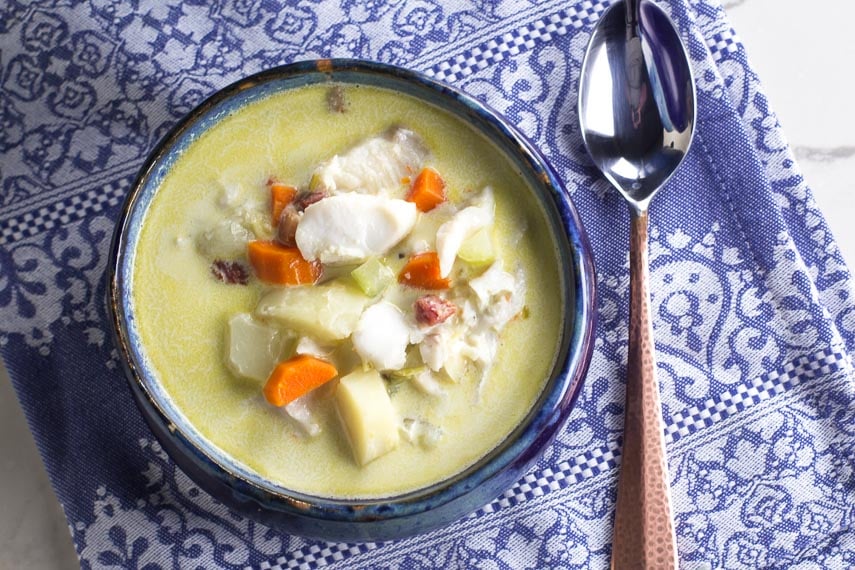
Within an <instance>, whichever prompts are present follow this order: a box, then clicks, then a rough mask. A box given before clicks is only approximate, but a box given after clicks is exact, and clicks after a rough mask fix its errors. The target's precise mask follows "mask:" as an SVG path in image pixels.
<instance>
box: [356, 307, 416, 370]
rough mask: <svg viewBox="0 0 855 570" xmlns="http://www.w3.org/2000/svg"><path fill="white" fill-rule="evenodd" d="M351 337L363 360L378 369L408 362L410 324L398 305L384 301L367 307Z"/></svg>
mask: <svg viewBox="0 0 855 570" xmlns="http://www.w3.org/2000/svg"><path fill="white" fill-rule="evenodd" d="M351 340H352V341H353V348H354V349H355V350H356V353H357V354H359V356H360V357H361V358H362V360H363V362H367V363H369V364H371V365H372V366H373V367H374V368H376V369H377V370H400V369H401V368H403V367H404V364H406V362H407V345H409V343H410V327H409V326H408V324H407V321H406V318H405V317H404V313H402V312H401V310H400V309H399V308H398V307H396V306H395V305H393V304H392V303H389V302H387V301H381V302H379V303H377V304H376V305H371V306H370V307H368V308H367V309H365V312H363V313H362V316H361V317H360V318H359V323H357V325H356V329H354V331H353V336H352V337H351Z"/></svg>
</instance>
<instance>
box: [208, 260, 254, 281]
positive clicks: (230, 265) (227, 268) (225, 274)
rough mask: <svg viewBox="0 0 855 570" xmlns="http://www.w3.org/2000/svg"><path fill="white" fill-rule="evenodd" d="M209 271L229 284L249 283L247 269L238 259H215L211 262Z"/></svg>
mask: <svg viewBox="0 0 855 570" xmlns="http://www.w3.org/2000/svg"><path fill="white" fill-rule="evenodd" d="M211 273H212V274H213V275H214V277H216V278H217V279H219V280H220V281H222V282H223V283H228V284H229V285H246V284H247V283H249V269H248V268H247V267H246V266H245V265H244V264H243V263H240V262H238V261H223V260H222V259H215V260H214V262H213V263H212V264H211Z"/></svg>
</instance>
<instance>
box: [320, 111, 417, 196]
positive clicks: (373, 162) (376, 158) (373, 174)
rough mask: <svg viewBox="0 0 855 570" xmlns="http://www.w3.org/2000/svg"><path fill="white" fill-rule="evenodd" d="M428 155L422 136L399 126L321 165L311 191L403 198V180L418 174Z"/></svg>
mask: <svg viewBox="0 0 855 570" xmlns="http://www.w3.org/2000/svg"><path fill="white" fill-rule="evenodd" d="M427 156H428V149H427V146H425V144H424V142H423V141H422V139H421V137H419V135H417V134H416V133H414V132H413V131H410V130H407V129H403V128H400V127H396V128H393V129H390V130H389V131H387V132H386V133H384V134H383V135H380V136H377V137H372V138H370V139H368V140H366V141H364V142H362V143H360V144H358V145H356V146H355V147H353V148H351V149H350V150H348V151H347V152H345V153H344V154H337V155H335V156H334V157H332V158H331V159H329V160H328V161H326V162H325V163H323V164H321V165H320V166H319V167H318V168H317V170H315V172H314V174H313V176H312V182H311V189H312V190H313V191H321V192H328V193H330V194H342V193H345V192H355V191H359V192H362V193H366V194H375V195H379V196H387V197H403V193H404V187H405V184H404V182H403V181H404V180H405V179H407V178H409V177H413V176H415V175H416V174H418V172H419V170H421V168H422V165H423V164H424V161H425V159H426V158H427Z"/></svg>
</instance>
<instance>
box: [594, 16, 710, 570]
mask: <svg viewBox="0 0 855 570" xmlns="http://www.w3.org/2000/svg"><path fill="white" fill-rule="evenodd" d="M579 123H580V125H581V130H582V138H583V140H584V141H585V146H586V147H587V149H588V152H589V154H590V155H591V158H592V159H593V160H594V163H595V164H596V165H597V167H598V168H599V169H600V170H601V171H602V172H603V174H604V175H605V177H606V178H607V179H608V180H609V181H610V182H611V183H612V184H613V185H614V186H615V188H617V189H618V190H619V191H620V193H621V194H622V195H623V197H624V198H625V199H626V201H627V203H628V204H629V206H630V211H631V228H630V311H629V313H630V315H629V354H628V358H627V380H626V405H625V411H624V414H625V421H624V434H623V451H622V453H621V467H620V470H621V471H620V478H619V481H618V496H617V511H616V514H615V526H614V540H613V545H612V568H620V569H623V568H655V569H657V570H659V569H667V568H676V567H677V546H676V539H675V535H674V521H673V516H672V513H671V499H670V489H669V478H668V466H667V457H666V452H665V438H664V433H663V422H662V405H661V403H660V399H659V385H658V383H657V381H656V362H655V354H654V345H653V328H652V326H651V321H650V295H649V292H648V261H647V208H648V206H649V204H650V200H651V199H652V198H653V196H654V195H655V194H656V193H657V192H658V191H659V189H660V188H661V187H662V185H663V184H665V182H666V181H667V180H668V179H669V178H670V177H671V175H672V174H673V173H674V171H675V170H676V169H677V167H678V166H679V165H680V163H681V162H682V160H683V158H684V157H685V156H686V153H687V152H688V150H689V146H690V145H691V143H692V134H693V132H694V126H695V84H694V80H693V78H692V71H691V68H690V67H689V57H688V54H687V53H686V50H685V48H684V47H683V43H682V42H681V41H680V36H679V34H678V33H677V30H676V28H675V26H674V24H673V22H672V21H671V19H670V18H669V17H668V15H667V14H666V13H665V12H664V11H663V10H662V9H661V8H659V7H658V6H657V5H656V4H654V3H653V2H652V1H650V0H627V1H626V2H624V1H622V0H621V1H618V2H616V3H615V4H613V5H612V6H611V7H610V8H609V9H608V10H607V11H606V12H604V13H603V16H602V18H601V19H600V21H599V22H598V24H597V26H596V28H595V29H594V32H593V34H592V35H591V40H590V43H589V44H588V51H587V53H586V54H585V60H584V62H583V64H582V76H581V79H580V85H579Z"/></svg>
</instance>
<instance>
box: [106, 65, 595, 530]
mask: <svg viewBox="0 0 855 570" xmlns="http://www.w3.org/2000/svg"><path fill="white" fill-rule="evenodd" d="M330 81H335V82H342V83H356V84H362V85H371V86H376V87H381V88H385V89H389V90H393V91H397V92H400V93H405V94H407V95H410V96H413V97H415V98H417V99H419V100H422V101H424V102H426V103H429V104H431V105H434V106H437V107H440V108H442V109H444V110H446V111H447V112H449V113H452V114H453V115H455V116H456V117H458V118H459V119H461V120H462V121H464V122H466V123H468V124H469V125H470V126H471V127H473V128H474V129H476V130H477V131H479V132H481V133H483V135H484V136H486V137H487V138H488V139H489V140H491V141H493V143H494V144H495V145H496V146H497V147H498V148H499V150H500V151H501V152H503V153H504V154H505V155H506V156H507V158H508V159H509V160H510V161H511V162H512V164H514V165H515V167H516V168H517V169H518V170H519V171H520V172H521V173H522V175H523V177H524V178H525V179H526V180H527V181H528V182H529V184H530V185H531V187H532V188H533V189H534V192H535V194H536V196H537V199H538V200H540V201H541V203H542V204H543V205H544V206H545V210H546V211H547V217H548V220H549V224H550V226H551V231H552V233H553V235H554V237H555V240H556V243H557V245H558V249H559V253H560V259H561V260H562V267H561V273H562V280H563V282H564V284H565V287H563V291H562V294H563V303H564V307H565V310H566V317H565V319H564V324H563V329H562V331H561V334H562V338H561V343H560V353H559V355H558V358H557V360H556V365H555V367H554V370H553V371H552V374H551V377H550V379H549V381H548V383H547V385H546V387H545V389H544V391H543V393H542V394H541V396H540V398H539V400H538V401H537V403H536V405H535V406H534V408H533V409H532V410H531V411H530V413H529V414H528V415H527V417H526V418H525V420H524V421H523V422H522V424H520V425H519V426H518V427H517V429H516V430H515V431H514V432H513V433H512V434H511V435H510V436H509V437H508V438H507V439H506V440H505V441H504V442H503V443H502V444H500V445H499V446H498V447H497V448H496V449H494V450H492V451H491V452H489V453H488V454H487V455H486V456H485V457H483V458H482V459H481V460H480V461H478V462H477V463H476V464H474V465H472V466H471V467H469V468H468V469H466V470H465V471H463V472H462V473H459V474H457V475H455V476H454V477H452V478H450V479H449V480H446V481H443V482H440V483H438V484H435V485H432V486H430V487H427V488H424V489H420V490H418V491H414V492H409V493H406V494H403V495H399V496H392V497H387V498H384V499H379V500H376V499H372V500H365V501H360V500H336V499H329V498H324V497H316V496H308V495H306V494H303V493H297V492H293V491H290V490H288V489H285V488H282V487H281V486H278V485H276V484H273V483H272V482H270V481H267V480H265V479H264V478H263V477H261V476H259V475H258V474H257V473H255V472H252V471H251V470H249V469H248V468H246V467H244V466H242V465H240V464H238V463H237V462H236V461H234V459H232V458H231V457H229V456H228V455H226V454H225V453H223V452H222V451H220V450H219V449H217V448H216V447H214V446H213V445H212V444H210V442H208V441H206V440H205V439H204V438H202V437H201V436H200V435H199V433H198V431H197V430H196V429H195V428H194V427H193V426H192V425H190V424H189V422H187V420H186V419H184V416H183V415H182V414H181V413H180V412H179V411H178V410H177V409H176V407H175V405H174V404H173V403H172V400H171V399H170V398H169V397H168V395H167V394H166V392H165V391H164V389H163V387H162V386H161V385H160V384H159V382H158V381H157V378H156V377H155V374H154V373H153V372H152V369H151V367H150V365H149V364H148V361H147V358H146V356H145V347H144V346H143V345H142V343H141V341H140V337H139V332H138V331H137V327H136V323H135V320H134V305H133V303H132V295H131V287H132V284H133V280H132V278H131V274H132V271H133V265H134V250H135V246H136V244H137V241H138V239H139V234H140V228H141V225H142V220H143V217H144V215H145V212H146V209H147V208H148V206H149V204H150V203H151V200H152V198H153V197H154V195H155V193H156V192H157V189H158V186H159V185H160V182H161V181H162V180H163V177H164V175H165V173H166V172H167V171H168V170H169V169H170V167H171V166H172V164H174V162H175V160H176V158H177V157H178V156H180V154H181V153H182V151H183V150H184V149H186V148H187V146H188V145H189V144H192V141H193V140H195V139H196V138H197V137H198V136H199V135H201V134H202V133H203V132H204V131H205V130H206V129H208V128H210V127H211V126H212V125H214V124H216V123H217V121H219V120H220V119H221V118H222V117H224V116H226V115H228V114H230V113H232V112H234V111H236V110H237V109H239V108H241V107H242V106H244V105H247V104H249V103H252V102H254V101H257V100H259V99H263V98H264V97H267V96H269V95H271V94H273V93H278V92H281V91H284V90H288V89H294V88H298V87H302V86H305V85H309V84H315V83H325V82H330ZM109 268H110V271H111V274H110V276H109V277H110V283H109V293H108V295H109V299H108V303H109V307H110V311H111V315H112V323H113V331H114V334H115V340H116V344H117V346H118V347H119V349H120V351H121V353H122V356H123V362H124V365H125V368H126V372H127V376H128V379H129V382H130V386H131V389H132V391H133V394H134V396H135V399H136V401H137V404H138V406H139V408H140V411H141V412H142V414H143V416H144V417H145V419H146V421H147V422H148V424H149V425H150V426H151V429H152V431H153V432H154V434H155V435H156V436H157V438H158V439H159V440H160V442H161V443H162V445H163V447H164V448H165V449H166V450H167V452H168V453H169V454H170V456H171V457H172V458H173V459H174V460H175V462H176V463H177V464H178V465H179V466H180V467H181V468H182V469H183V470H184V471H185V472H186V473H187V474H188V475H189V476H190V477H191V478H192V479H193V480H194V481H195V482H196V483H197V484H198V485H199V486H200V487H201V488H203V489H205V490H206V491H208V492H209V493H211V494H212V495H213V496H214V497H216V498H217V499H219V500H221V501H222V502H223V503H225V504H226V505H228V506H229V507H231V508H232V509H234V510H235V511H237V512H239V513H241V514H243V515H245V516H247V517H250V518H252V519H255V520H257V521H260V522H262V523H264V524H267V525H269V526H271V527H275V528H278V529H281V530H284V531H287V532H291V533H296V534H301V535H304V536H310V537H315V538H322V539H325V540H332V541H369V540H370V541H376V540H389V539H395V538H401V537H405V536H411V535H414V534H417V533H421V532H425V531H428V530H431V529H433V528H437V527H439V526H442V525H445V524H447V523H449V522H451V521H453V520H455V519H458V518H460V517H462V516H464V515H466V514H468V513H471V512H472V511H474V510H476V509H478V508H479V507H482V506H484V505H485V504H487V503H489V502H490V501H491V500H493V499H494V498H496V497H497V496H499V495H500V494H501V493H502V492H503V491H505V490H507V489H508V488H510V487H511V486H512V485H513V484H514V483H515V482H516V481H518V480H519V479H520V478H521V477H522V476H523V475H524V474H525V472H526V470H527V469H529V468H530V467H531V465H532V464H533V463H534V461H535V460H536V459H537V458H538V457H539V456H540V454H541V452H542V451H543V450H544V449H545V448H546V446H547V445H549V443H550V442H551V441H552V439H553V438H554V437H555V435H556V433H557V432H558V430H559V429H560V428H561V427H562V426H563V425H564V423H565V422H566V420H567V417H568V415H569V414H570V410H571V409H572V407H573V404H574V402H575V400H576V397H577V396H578V394H579V390H580V388H581V385H582V381H583V378H584V376H585V373H586V371H587V368H588V362H589V360H590V356H591V349H592V346H593V328H594V321H595V314H596V313H595V300H594V269H593V263H592V256H591V251H590V247H589V245H588V242H587V238H586V237H585V233H584V231H583V229H582V226H581V223H580V220H579V217H578V215H577V214H576V211H575V209H574V208H573V205H572V204H571V202H570V199H569V197H568V196H567V194H566V192H565V191H564V189H563V187H562V185H561V182H560V181H559V180H558V178H557V177H556V175H555V173H554V172H553V170H552V168H551V167H550V166H549V165H548V164H547V162H546V160H544V158H543V157H542V156H541V155H540V153H539V152H538V151H537V150H536V149H535V148H534V147H533V146H532V145H531V144H530V143H529V142H528V141H527V140H526V139H525V138H524V137H522V136H521V135H520V134H519V133H518V132H517V131H516V130H514V129H513V128H512V127H511V126H510V125H508V123H507V122H506V121H505V120H504V119H503V118H501V117H500V116H498V115H497V114H496V113H495V112H493V111H491V110H489V109H487V108H486V107H484V106H483V105H482V104H480V103H478V102H477V101H475V100H474V99H471V98H470V97H467V96H466V95H464V94H462V93H460V92H459V91H456V90H454V89H453V88H451V87H448V86H446V85H443V84H441V83H438V82H436V81H434V80H432V79H430V78H428V77H425V76H424V75H421V74H418V73H416V72H413V71H408V70H404V69H399V68H396V67H391V66H388V65H381V64H377V63H368V62H363V61H354V60H319V61H307V62H300V63H294V64H291V65H286V66H283V67H278V68H275V69H271V70H269V71H264V72H262V73H258V74H256V75H253V76H250V77H247V78H246V79H243V80H241V81H238V82H237V83H234V84H232V85H230V86H228V87H226V88H225V89H223V90H221V91H219V92H217V93H215V94H214V95H213V96H211V97H210V98H209V99H207V100H206V101H205V102H203V103H202V104H201V105H199V106H198V107H197V108H196V109H194V110H193V111H192V112H190V114H189V115H188V116H187V117H185V118H184V119H183V120H182V121H181V122H180V123H179V124H178V125H177V126H176V127H175V128H174V129H173V130H172V131H171V132H170V133H169V134H168V135H167V136H166V137H165V138H164V139H163V140H162V141H161V142H160V143H159V144H158V146H157V147H156V148H155V149H154V151H153V152H152V153H151V155H150V156H149V157H148V159H147V160H146V162H145V165H144V166H143V168H142V170H141V172H140V174H139V177H138V178H137V180H136V182H135V183H134V185H133V187H132V189H131V192H130V194H129V196H128V198H127V201H126V202H125V205H124V208H123V209H122V213H121V217H120V219H119V223H118V226H117V228H116V233H115V236H114V240H113V246H112V257H111V260H110V265H109Z"/></svg>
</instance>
